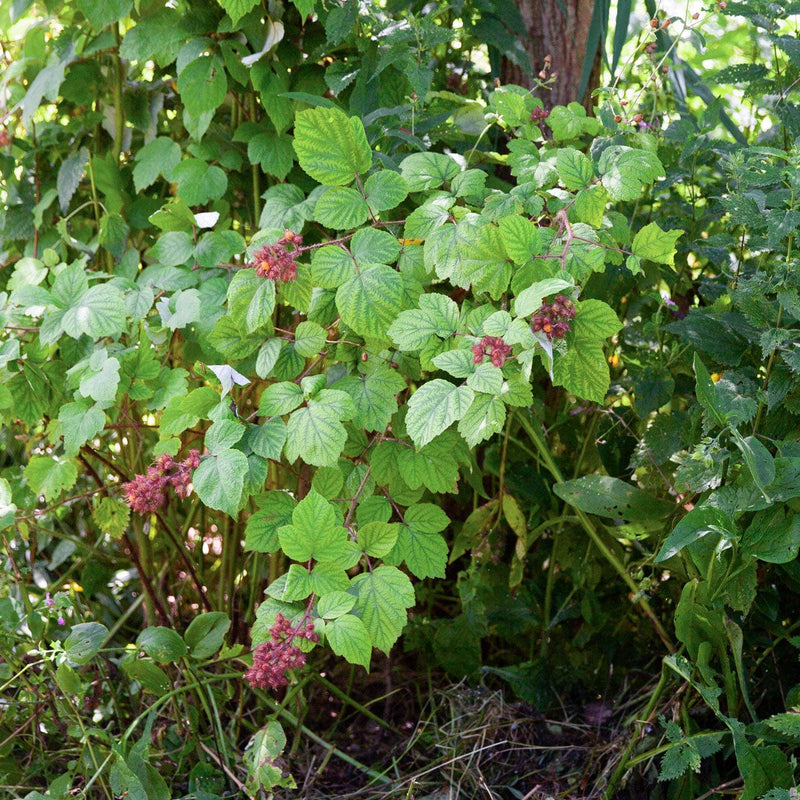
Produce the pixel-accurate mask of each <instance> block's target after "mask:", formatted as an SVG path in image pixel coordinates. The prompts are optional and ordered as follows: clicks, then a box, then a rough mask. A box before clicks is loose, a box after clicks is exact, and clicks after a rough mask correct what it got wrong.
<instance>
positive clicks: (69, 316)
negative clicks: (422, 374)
mask: <svg viewBox="0 0 800 800" xmlns="http://www.w3.org/2000/svg"><path fill="white" fill-rule="evenodd" d="M61 325H62V327H63V329H64V333H66V334H67V336H71V337H72V338H73V339H78V338H80V337H81V336H82V335H83V334H86V335H87V336H90V337H91V338H92V339H99V338H101V337H103V336H117V335H118V334H119V333H121V332H122V331H123V329H124V328H125V301H124V300H123V298H122V293H121V292H120V291H119V289H117V288H116V287H115V286H110V285H109V284H107V283H103V284H98V285H96V286H92V287H91V288H90V289H87V290H86V291H85V292H84V293H83V294H82V295H81V297H80V300H78V302H77V303H75V304H74V305H71V306H70V308H68V309H67V310H66V312H65V313H64V317H63V319H62V321H61Z"/></svg>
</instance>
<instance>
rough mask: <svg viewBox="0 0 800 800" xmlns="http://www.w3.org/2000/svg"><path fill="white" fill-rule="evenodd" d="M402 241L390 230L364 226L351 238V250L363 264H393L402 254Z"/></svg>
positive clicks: (359, 262) (360, 263) (358, 261)
mask: <svg viewBox="0 0 800 800" xmlns="http://www.w3.org/2000/svg"><path fill="white" fill-rule="evenodd" d="M400 250H401V245H400V242H398V241H397V239H395V237H394V236H392V234H391V233H389V232H388V231H382V230H378V229H376V228H362V229H361V230H358V231H356V232H355V235H354V236H353V238H352V239H351V240H350V252H351V253H352V254H353V257H354V258H355V260H356V263H357V264H358V265H359V266H361V265H363V264H393V263H394V262H395V261H397V256H399V255H400Z"/></svg>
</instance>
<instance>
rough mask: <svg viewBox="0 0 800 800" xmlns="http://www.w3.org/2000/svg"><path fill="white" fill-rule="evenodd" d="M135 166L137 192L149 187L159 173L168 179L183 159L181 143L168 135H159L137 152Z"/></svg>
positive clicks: (134, 181)
mask: <svg viewBox="0 0 800 800" xmlns="http://www.w3.org/2000/svg"><path fill="white" fill-rule="evenodd" d="M134 160H135V162H136V163H135V166H134V168H133V185H134V188H135V189H136V191H137V192H141V191H142V190H143V189H147V187H148V186H151V185H152V184H153V183H155V182H156V180H157V178H158V176H159V175H162V176H163V177H164V178H166V180H169V179H170V178H171V177H172V169H173V167H175V166H176V165H177V164H178V162H179V161H180V160H181V148H180V145H179V144H178V143H177V142H175V141H173V140H172V139H170V138H168V137H167V136H158V137H157V138H155V139H153V141H151V142H148V143H147V144H146V145H145V146H144V147H142V148H141V149H140V150H138V151H137V152H136V157H135V159H134Z"/></svg>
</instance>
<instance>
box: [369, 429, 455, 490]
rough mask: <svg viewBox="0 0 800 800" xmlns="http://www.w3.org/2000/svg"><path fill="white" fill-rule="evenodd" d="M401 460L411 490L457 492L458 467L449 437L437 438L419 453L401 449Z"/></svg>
mask: <svg viewBox="0 0 800 800" xmlns="http://www.w3.org/2000/svg"><path fill="white" fill-rule="evenodd" d="M379 449H380V448H379ZM397 460H398V466H399V469H400V472H401V474H402V478H403V480H404V481H405V483H407V484H408V486H409V487H410V488H411V489H418V488H420V487H422V486H424V487H425V488H426V489H430V491H432V492H455V491H456V489H457V483H456V481H457V480H458V464H457V463H456V461H455V459H454V458H453V445H452V442H448V441H447V437H439V438H437V439H434V441H432V442H431V443H430V444H428V445H426V446H425V447H423V448H422V449H421V450H419V451H416V450H415V449H414V448H413V447H402V446H401V447H400V449H399V451H398V455H397ZM373 463H374V462H373Z"/></svg>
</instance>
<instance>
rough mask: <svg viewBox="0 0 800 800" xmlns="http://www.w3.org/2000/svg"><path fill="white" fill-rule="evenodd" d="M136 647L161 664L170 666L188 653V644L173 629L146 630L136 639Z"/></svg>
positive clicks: (154, 628)
mask: <svg viewBox="0 0 800 800" xmlns="http://www.w3.org/2000/svg"><path fill="white" fill-rule="evenodd" d="M136 645H137V646H138V647H139V649H140V650H144V652H145V653H147V655H149V656H150V658H152V659H153V661H156V662H158V663H159V664H170V663H171V662H173V661H177V660H178V659H179V658H180V657H181V656H185V655H186V653H187V652H188V649H187V647H186V642H184V641H183V639H182V638H181V636H180V634H179V633H177V632H175V631H174V630H172V628H163V627H151V628H145V629H144V630H143V631H142V632H141V633H140V634H139V635H138V636H137V637H136Z"/></svg>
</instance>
